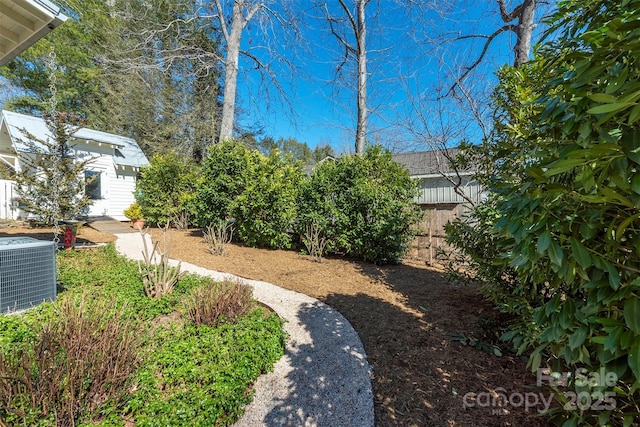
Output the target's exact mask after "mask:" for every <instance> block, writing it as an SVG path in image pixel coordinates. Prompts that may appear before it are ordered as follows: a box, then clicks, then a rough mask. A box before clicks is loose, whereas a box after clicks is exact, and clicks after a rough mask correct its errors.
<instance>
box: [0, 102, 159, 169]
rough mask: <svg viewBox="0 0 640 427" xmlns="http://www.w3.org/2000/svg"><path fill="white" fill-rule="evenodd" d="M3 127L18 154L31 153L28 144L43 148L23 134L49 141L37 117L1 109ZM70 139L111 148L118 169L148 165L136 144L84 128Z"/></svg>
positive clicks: (48, 136)
mask: <svg viewBox="0 0 640 427" xmlns="http://www.w3.org/2000/svg"><path fill="white" fill-rule="evenodd" d="M5 126H6V129H7V131H8V132H9V135H10V136H11V141H12V143H13V146H14V148H15V150H16V151H19V152H23V153H28V152H32V151H33V150H32V149H31V148H30V146H29V144H33V145H35V146H39V148H44V147H43V146H42V144H39V143H38V142H37V140H31V141H29V140H28V139H27V136H26V134H25V131H26V132H28V133H30V134H31V135H33V136H34V138H36V139H38V140H42V141H51V140H53V135H52V134H51V132H50V131H49V128H48V127H47V124H46V122H45V121H44V119H42V118H40V117H34V116H28V115H25V114H19V113H14V112H11V111H6V110H3V111H2V120H0V128H5ZM72 137H73V139H74V142H76V143H77V144H80V143H83V142H86V143H89V144H96V145H108V146H111V147H112V148H113V149H114V155H113V162H114V163H115V164H116V165H118V166H131V167H141V166H146V165H148V164H149V160H147V157H146V156H145V155H144V153H143V152H142V150H141V149H140V146H139V145H138V143H136V141H135V140H133V139H131V138H127V137H124V136H120V135H115V134H112V133H107V132H101V131H98V130H93V129H87V128H80V129H78V130H77V131H76V132H75V133H73V135H72ZM79 148H82V147H79ZM87 151H91V150H87Z"/></svg>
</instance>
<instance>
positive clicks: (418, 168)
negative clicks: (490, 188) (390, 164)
mask: <svg viewBox="0 0 640 427" xmlns="http://www.w3.org/2000/svg"><path fill="white" fill-rule="evenodd" d="M458 151H459V149H457V148H448V149H447V152H446V156H445V153H444V152H443V151H442V150H430V151H416V152H412V153H403V154H394V155H393V160H394V161H396V162H397V163H400V164H401V165H403V166H404V167H405V168H407V170H408V171H409V175H411V176H423V175H441V174H443V173H444V174H448V173H455V172H456V171H455V170H454V169H453V168H452V167H451V165H450V164H449V160H448V159H447V156H449V157H455V156H456V154H457V153H458ZM464 172H469V173H470V172H473V171H464Z"/></svg>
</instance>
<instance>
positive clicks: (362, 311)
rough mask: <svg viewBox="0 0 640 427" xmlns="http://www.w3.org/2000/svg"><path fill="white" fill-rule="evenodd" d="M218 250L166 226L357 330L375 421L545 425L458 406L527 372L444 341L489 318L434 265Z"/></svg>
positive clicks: (528, 417) (197, 249)
mask: <svg viewBox="0 0 640 427" xmlns="http://www.w3.org/2000/svg"><path fill="white" fill-rule="evenodd" d="M33 232H36V233H38V232H40V234H42V231H41V230H31V229H21V228H9V229H7V228H3V229H0V237H4V236H5V235H7V234H17V233H25V234H27V233H29V234H30V233H33ZM153 234H154V236H155V237H157V236H159V231H158V230H153ZM44 235H47V234H46V232H44ZM48 236H49V237H51V233H49V234H48ZM78 239H79V241H80V239H83V240H84V241H92V242H103V241H111V240H113V236H110V235H108V234H106V235H105V234H104V233H99V232H97V231H95V230H93V229H90V228H88V227H83V228H82V229H81V230H80V232H79V235H78ZM227 252H228V253H227V255H226V256H214V255H211V254H210V253H209V252H208V251H207V247H206V244H205V243H204V242H203V241H202V234H201V233H200V231H199V230H189V231H174V232H173V242H172V247H171V257H172V258H177V259H181V260H183V261H186V262H189V263H192V264H196V265H199V266H202V267H205V268H209V269H213V270H219V271H225V272H229V273H233V274H236V275H238V276H242V277H246V278H250V279H256V280H263V281H267V282H270V283H274V284H276V285H279V286H282V287H284V288H287V289H292V290H295V291H298V292H301V293H304V294H307V295H310V296H312V297H315V298H317V299H319V300H321V301H323V302H325V303H327V304H329V305H330V306H332V307H334V308H336V309H337V310H338V311H340V312H341V313H342V314H343V315H344V316H345V317H346V318H347V319H348V320H349V322H351V324H352V325H353V327H354V328H355V330H356V331H357V332H358V334H359V335H360V339H361V340H362V343H363V345H364V348H365V351H366V352H367V358H368V360H369V363H370V364H371V366H372V367H373V378H372V385H373V392H374V399H375V401H374V406H375V417H376V425H377V426H543V425H548V422H547V421H546V420H545V419H541V418H539V417H537V416H536V414H537V411H536V409H535V408H528V410H525V408H524V405H520V406H519V405H518V404H517V403H516V404H515V405H507V406H502V407H499V406H497V404H496V405H490V404H482V402H480V401H478V402H477V404H476V405H475V406H470V405H467V407H466V408H465V402H467V403H470V404H472V405H473V403H474V402H475V401H474V400H473V399H472V398H471V395H470V394H468V393H489V395H493V396H497V394H496V393H498V394H499V393H501V392H502V393H503V394H505V393H506V394H507V395H510V394H512V393H521V394H524V393H528V392H529V393H530V392H532V390H531V389H529V388H527V386H531V385H535V377H532V376H531V375H530V374H529V372H528V370H527V369H526V367H525V363H524V362H523V361H522V360H521V359H520V358H518V357H516V356H513V355H503V356H494V355H491V354H488V353H486V352H484V351H482V350H478V349H476V348H474V347H471V346H468V345H464V344H463V343H461V342H458V341H454V340H452V337H451V334H465V335H466V336H481V334H482V330H481V328H480V326H479V323H478V321H479V320H480V319H497V318H498V317H497V315H496V313H495V311H494V310H493V309H492V308H491V306H490V305H489V304H488V303H487V302H486V301H484V300H483V299H482V297H481V296H480V295H479V294H478V292H477V291H476V290H475V289H473V288H471V287H465V286H461V285H456V284H452V283H450V282H449V281H448V280H447V277H446V275H445V274H444V273H443V272H442V271H440V270H437V269H434V268H429V267H427V266H426V265H425V263H424V262H422V261H419V260H405V261H403V262H402V263H401V264H400V265H393V266H385V267H377V266H375V265H372V264H368V263H364V262H359V261H353V260H345V259H339V258H331V259H324V260H323V262H322V263H316V262H313V261H311V259H310V258H309V257H307V256H304V255H300V254H299V253H297V252H294V251H281V250H265V249H254V248H248V247H244V246H241V245H236V244H232V245H229V246H228V251H227ZM535 392H536V393H538V392H537V391H535ZM465 395H466V399H465ZM485 396H487V394H485Z"/></svg>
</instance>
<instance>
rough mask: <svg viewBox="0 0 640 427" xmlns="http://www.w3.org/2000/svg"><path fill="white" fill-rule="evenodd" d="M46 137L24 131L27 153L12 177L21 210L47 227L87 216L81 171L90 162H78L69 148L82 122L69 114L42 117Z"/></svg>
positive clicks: (85, 195) (88, 202)
mask: <svg viewBox="0 0 640 427" xmlns="http://www.w3.org/2000/svg"><path fill="white" fill-rule="evenodd" d="M44 119H45V122H46V124H47V129H48V131H49V132H48V133H49V135H48V136H47V137H45V138H41V137H38V136H35V135H33V134H32V133H30V132H28V131H27V130H23V131H22V132H23V134H24V135H23V137H22V138H20V139H21V142H22V143H23V144H24V145H26V146H27V148H28V153H19V157H20V160H21V164H22V169H21V170H19V171H17V172H16V174H15V177H14V179H15V181H16V190H17V192H18V193H19V194H20V199H19V201H20V202H21V204H22V209H23V210H25V211H27V212H30V213H32V214H34V215H35V216H37V217H39V219H40V220H41V221H42V222H43V223H44V224H47V225H52V224H54V222H55V221H56V220H61V219H69V218H75V217H78V216H81V215H84V214H86V213H87V210H88V207H89V205H90V204H91V201H90V200H89V197H88V195H87V194H86V193H85V186H86V185H87V184H89V182H86V181H85V177H84V170H85V168H86V166H87V165H88V164H89V163H90V162H91V161H92V160H93V159H92V158H85V159H79V158H77V157H76V156H75V153H74V151H73V147H72V145H71V141H72V135H73V134H74V133H75V132H76V131H77V130H78V129H79V128H80V127H81V126H82V120H80V119H79V118H78V117H77V116H73V115H71V114H68V113H53V114H50V115H46V116H45V117H44Z"/></svg>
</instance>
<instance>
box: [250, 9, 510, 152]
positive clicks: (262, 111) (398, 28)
mask: <svg viewBox="0 0 640 427" xmlns="http://www.w3.org/2000/svg"><path fill="white" fill-rule="evenodd" d="M304 3H307V4H308V3H309V2H300V3H297V4H304ZM402 3H404V2H402ZM402 3H400V2H395V1H392V0H382V1H380V2H379V3H376V2H371V3H370V6H369V7H370V8H369V10H368V17H367V18H368V27H369V29H368V30H369V34H368V36H369V37H368V41H367V42H368V50H369V51H370V55H369V87H368V91H369V102H370V109H371V110H372V114H371V118H370V123H369V127H370V133H369V138H368V139H369V140H371V141H374V142H382V143H384V144H387V145H389V146H394V147H396V148H397V147H399V146H404V147H405V148H400V149H405V150H406V149H421V147H420V146H419V144H417V145H416V144H413V145H411V144H409V140H411V139H416V138H415V135H412V134H410V133H408V132H407V131H406V129H404V127H406V126H402V125H400V124H399V122H401V121H404V120H407V121H408V120H410V119H411V118H412V117H413V119H415V118H416V117H415V114H416V112H417V111H416V110H420V111H419V112H418V114H422V115H423V117H422V119H421V120H418V122H420V121H422V122H425V121H438V118H437V117H436V116H437V111H439V110H438V106H437V105H436V104H437V103H436V102H435V97H436V96H435V88H436V87H438V86H441V87H443V86H445V85H447V84H450V80H447V78H446V75H447V73H448V72H451V71H453V72H455V70H456V69H457V67H458V65H457V64H468V63H470V62H472V60H473V59H474V58H475V55H477V53H478V51H479V48H480V46H481V41H478V42H476V43H475V44H474V43H473V42H470V41H458V42H454V43H434V42H433V40H430V41H429V40H427V39H429V37H431V38H434V37H435V36H436V35H439V34H445V33H448V38H452V37H454V36H455V35H456V34H460V35H464V34H471V33H483V34H489V33H491V32H492V31H494V30H495V29H496V28H498V26H499V25H501V21H500V17H499V15H498V10H497V6H496V5H495V2H486V1H477V2H476V1H474V0H467V1H458V2H455V3H456V4H457V5H456V8H455V9H452V10H451V11H450V13H448V14H446V15H444V16H442V15H438V14H436V13H434V12H431V11H426V12H425V11H423V12H424V14H423V15H422V16H421V17H420V18H418V16H417V12H418V11H417V10H413V11H408V10H407V9H406V8H405V7H404V5H403V4H402ZM516 3H517V2H515V1H511V2H508V3H507V4H508V6H509V8H511V7H513V4H516ZM378 4H379V7H380V9H377V7H378ZM329 7H332V2H331V1H329ZM333 7H336V5H335V3H334V4H333ZM335 10H337V9H335ZM312 14H315V15H317V12H314V10H313V9H309V10H308V11H307V14H306V22H307V23H310V24H311V25H310V27H306V29H304V30H303V36H304V37H303V38H304V39H305V40H306V43H307V46H305V47H306V49H295V48H291V47H290V46H287V45H286V43H283V44H282V47H283V48H284V49H286V50H288V51H290V52H291V54H289V55H288V56H287V58H288V59H290V60H292V61H293V62H294V63H295V65H296V67H298V69H296V70H295V72H294V73H288V72H285V71H284V70H283V69H282V68H276V70H278V71H279V72H278V76H279V79H280V82H281V83H282V85H283V87H285V88H286V92H287V97H286V98H287V101H288V102H290V103H291V107H292V109H293V111H294V112H295V114H293V115H292V114H291V111H290V109H289V108H288V107H287V106H285V105H282V104H280V103H278V102H277V101H275V100H273V99H271V100H270V101H269V102H266V101H265V100H266V99H267V96H266V95H265V94H266V93H267V92H265V86H264V85H263V84H261V83H260V77H259V76H258V75H257V73H256V72H249V73H245V74H244V75H243V77H242V79H241V80H240V81H239V87H238V89H239V97H238V104H239V106H240V107H241V108H243V110H244V111H245V114H242V115H241V116H240V117H239V119H240V123H242V124H245V125H252V124H257V125H259V126H261V127H263V130H264V135H265V136H272V137H275V138H278V137H284V138H287V137H293V138H296V139H297V140H299V141H304V142H307V143H308V144H309V145H310V146H311V147H315V146H316V145H318V144H326V143H328V144H331V145H332V146H333V147H334V149H336V150H337V151H349V150H351V149H352V148H351V146H352V145H353V139H354V137H353V133H354V128H355V114H356V109H355V92H354V91H352V90H350V89H348V88H346V87H344V86H341V87H337V86H335V85H333V84H332V79H333V77H334V75H335V67H336V64H337V60H338V57H339V55H337V53H338V52H337V50H338V49H339V45H338V43H337V42H336V41H335V40H334V39H333V38H332V36H331V35H330V34H329V31H328V25H327V24H326V23H325V22H323V21H322V20H320V19H316V18H315V17H313V16H312ZM274 31H275V37H281V34H280V33H279V32H278V30H274ZM248 36H249V37H250V38H251V39H252V42H253V43H257V42H256V39H257V38H259V37H260V35H259V34H257V32H255V31H253V32H251V33H249V34H248ZM269 37H271V39H273V37H274V35H271V36H269ZM245 39H246V37H245ZM514 40H515V39H514V37H513V36H511V34H510V33H505V34H503V35H502V36H500V37H499V38H497V39H496V40H495V43H494V45H493V46H492V49H491V51H490V52H489V55H487V58H486V61H485V64H484V65H483V66H482V67H480V68H479V69H478V72H477V73H476V74H475V75H473V76H471V78H470V79H469V80H470V84H471V86H474V87H475V86H478V85H480V86H482V88H478V90H480V89H482V90H484V91H485V92H486V89H487V88H489V87H491V86H492V85H494V84H495V82H496V80H495V77H494V74H493V73H494V72H495V70H496V69H497V68H498V67H499V66H501V65H504V64H508V63H510V62H511V61H512V54H511V48H512V46H513V42H514ZM243 64H244V65H246V64H248V62H247V60H243V59H241V66H242V65H243ZM353 79H355V77H353ZM353 81H355V80H353ZM270 89H273V88H270ZM417 101H419V102H420V103H421V104H422V105H421V108H417V109H416V108H414V107H411V106H410V104H412V103H414V104H415V103H416V102H417ZM441 108H445V110H447V109H448V110H449V111H453V114H452V115H451V116H450V117H451V120H453V116H455V115H456V113H458V112H461V113H463V112H464V111H463V110H464V109H460V107H455V106H448V107H443V106H441ZM456 109H457V110H456ZM444 120H447V118H445V119H444ZM456 120H457V118H456ZM405 125H406V123H405ZM430 126H431V125H430ZM472 128H473V126H471V127H470V128H469V129H468V132H466V137H467V138H476V139H477V138H478V137H479V135H478V133H477V130H475V131H474V130H473V129H472ZM462 137H464V135H461V136H459V137H458V139H460V138H462ZM455 139H456V138H453V139H452V140H455ZM458 142H459V141H458ZM422 149H425V147H422Z"/></svg>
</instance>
